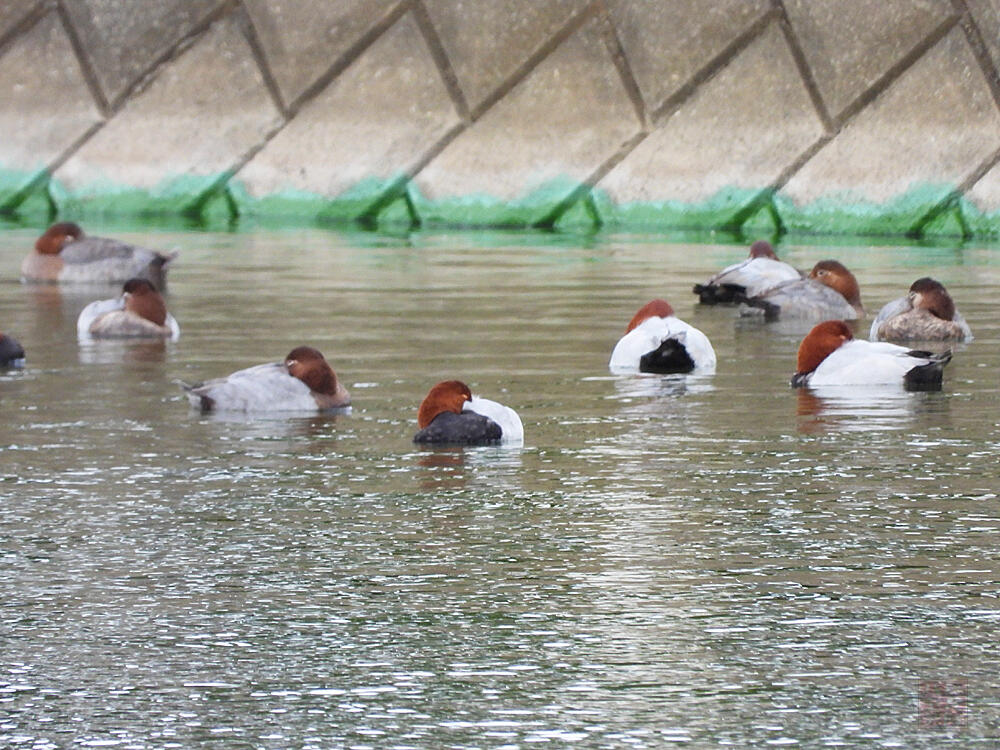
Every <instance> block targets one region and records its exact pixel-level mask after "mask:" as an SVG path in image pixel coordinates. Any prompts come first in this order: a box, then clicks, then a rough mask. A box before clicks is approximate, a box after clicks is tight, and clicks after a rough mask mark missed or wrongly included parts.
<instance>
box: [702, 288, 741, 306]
mask: <svg viewBox="0 0 1000 750" xmlns="http://www.w3.org/2000/svg"><path fill="white" fill-rule="evenodd" d="M691 291H693V292H694V293H695V294H697V295H698V302H699V303H700V304H702V305H731V304H733V303H735V302H736V301H737V300H736V296H737V295H741V294H745V293H746V287H745V286H741V285H739V284H712V283H709V284H695V285H694V288H693V289H692V290H691Z"/></svg>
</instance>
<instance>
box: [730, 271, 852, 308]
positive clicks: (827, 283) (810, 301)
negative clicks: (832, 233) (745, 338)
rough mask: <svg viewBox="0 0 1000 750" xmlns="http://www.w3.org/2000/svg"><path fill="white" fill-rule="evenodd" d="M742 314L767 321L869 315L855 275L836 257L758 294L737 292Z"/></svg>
mask: <svg viewBox="0 0 1000 750" xmlns="http://www.w3.org/2000/svg"><path fill="white" fill-rule="evenodd" d="M736 296H737V299H738V300H739V301H740V302H742V303H743V305H742V307H741V308H740V315H742V316H744V317H750V316H757V315H763V316H764V319H765V320H776V319H778V318H779V317H780V318H798V319H805V320H829V319H838V320H857V319H858V318H860V317H862V316H863V315H864V314H865V309H864V307H863V306H862V304H861V290H860V288H859V287H858V280H857V279H856V278H855V277H854V274H853V273H851V272H850V271H849V270H847V267H846V266H844V264H843V263H841V262H840V261H836V260H821V261H820V262H819V263H817V264H816V265H815V266H813V267H812V270H811V271H810V272H809V276H808V277H806V278H799V279H794V280H791V281H784V282H782V283H780V284H778V285H776V286H773V287H771V288H770V289H768V290H766V291H764V292H763V293H761V294H758V295H756V296H748V295H740V294H737V295H736Z"/></svg>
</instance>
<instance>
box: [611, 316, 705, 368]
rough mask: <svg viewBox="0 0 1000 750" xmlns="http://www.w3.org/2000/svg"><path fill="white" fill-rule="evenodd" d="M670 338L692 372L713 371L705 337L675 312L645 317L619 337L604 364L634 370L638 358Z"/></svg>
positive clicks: (637, 366) (637, 365) (637, 363)
mask: <svg viewBox="0 0 1000 750" xmlns="http://www.w3.org/2000/svg"><path fill="white" fill-rule="evenodd" d="M669 338H673V339H676V340H677V341H678V342H680V343H681V344H683V345H684V348H685V349H686V350H687V353H688V356H690V357H691V360H692V361H693V362H694V369H695V371H696V372H702V373H710V372H714V371H715V363H716V359H715V350H714V349H713V348H712V343H711V342H710V341H709V340H708V336H706V335H705V334H704V333H702V332H701V331H699V330H698V329H697V328H695V327H694V326H692V325H690V324H689V323H685V322H684V321H683V320H681V319H680V318H678V317H676V316H675V315H668V316H666V317H663V318H661V317H657V316H653V317H650V318H646V319H645V320H644V321H642V323H640V324H639V325H637V326H636V327H635V328H633V329H632V330H631V331H629V332H628V333H626V334H625V335H624V336H622V337H621V338H620V339H619V340H618V343H617V344H615V348H614V350H613V351H612V352H611V361H610V362H608V367H609V368H610V369H611V371H612V372H638V371H639V360H640V359H641V358H642V356H643V355H644V354H647V353H649V352H651V351H655V350H656V349H657V348H658V347H659V346H660V344H662V343H663V342H664V341H665V340H667V339H669Z"/></svg>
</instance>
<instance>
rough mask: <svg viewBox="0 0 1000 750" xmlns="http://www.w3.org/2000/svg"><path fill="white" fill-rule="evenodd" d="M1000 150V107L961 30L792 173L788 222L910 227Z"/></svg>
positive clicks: (810, 226)
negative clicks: (999, 108)
mask: <svg viewBox="0 0 1000 750" xmlns="http://www.w3.org/2000/svg"><path fill="white" fill-rule="evenodd" d="M998 148H1000V112H998V111H997V106H996V103H995V102H994V100H993V97H992V95H991V93H990V89H989V86H988V85H987V82H986V79H985V78H984V76H983V73H982V71H981V70H980V68H979V66H978V64H977V62H976V59H975V57H974V56H973V54H972V50H971V49H970V48H969V46H968V43H967V42H966V39H965V35H964V34H963V33H962V31H961V29H959V28H956V29H954V30H953V31H951V32H950V33H949V34H948V35H947V36H946V37H945V38H944V39H942V40H941V41H940V42H939V43H938V44H937V45H935V46H934V48H933V49H931V50H930V51H928V53H927V54H926V55H924V57H923V58H921V59H920V60H919V61H918V62H917V63H916V64H914V66H913V67H911V68H910V69H909V70H907V71H906V73H904V74H903V75H902V76H901V77H900V78H899V80H898V81H896V82H895V83H894V84H893V85H892V86H891V87H890V88H889V89H888V90H887V91H885V92H884V93H883V94H882V95H881V96H879V97H878V98H877V99H876V100H875V101H874V102H872V103H871V104H870V105H869V106H868V107H867V108H866V109H865V110H864V111H862V112H861V113H859V114H858V116H857V117H856V118H854V119H853V120H852V121H851V122H850V123H848V124H847V125H846V126H845V127H844V128H843V129H842V130H841V132H840V133H839V134H838V135H837V136H836V137H835V138H834V139H833V140H832V141H831V142H830V143H828V144H827V145H825V146H824V147H823V148H822V149H821V150H820V151H819V152H817V154H816V155H815V156H814V157H813V158H812V159H810V161H809V162H808V163H806V165H805V166H804V167H803V168H802V169H801V170H800V171H799V172H798V173H797V174H796V175H795V176H794V177H792V179H791V180H789V182H788V184H787V185H785V187H784V188H783V189H782V190H781V192H780V193H779V195H778V199H779V211H780V212H781V216H782V219H783V220H784V221H785V223H786V225H787V226H789V228H792V229H804V230H808V231H826V230H835V231H839V232H845V231H846V232H857V233H862V234H867V233H872V232H875V233H886V232H888V233H901V232H907V231H909V230H910V229H911V228H912V227H913V226H914V225H915V224H916V223H917V222H919V220H920V219H921V218H922V217H923V216H924V215H925V214H926V213H927V212H928V211H929V210H930V209H931V208H933V207H934V206H936V205H937V204H938V203H940V201H941V200H943V199H944V198H945V197H946V196H947V195H948V194H949V193H950V192H951V191H953V190H954V189H955V188H956V187H957V186H958V185H959V184H960V183H961V182H962V181H963V180H964V179H966V178H967V177H968V176H969V175H970V174H972V173H973V172H974V171H975V170H976V169H977V168H979V167H981V165H982V164H984V163H985V161H986V160H987V159H988V158H989V157H990V156H991V155H992V154H993V153H994V152H995V151H996V150H997V149H998Z"/></svg>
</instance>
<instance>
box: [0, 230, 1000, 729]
mask: <svg viewBox="0 0 1000 750" xmlns="http://www.w3.org/2000/svg"><path fill="white" fill-rule="evenodd" d="M100 230H101V228H100V227H91V231H93V232H94V233H101V232H100ZM36 233H37V232H35V231H33V230H26V229H16V228H15V229H6V230H3V231H0V330H4V331H7V332H10V333H11V334H13V335H15V336H16V337H18V338H19V339H20V340H21V342H22V343H23V344H24V345H25V348H26V349H27V353H28V364H27V367H26V368H25V369H24V370H23V371H22V372H14V373H6V374H0V410H2V415H3V426H2V427H0V496H2V500H0V565H2V568H0V745H2V746H10V747H25V748H47V747H59V748H63V747H88V746H118V747H123V748H146V747H151V748H152V747H156V748H159V747H184V748H194V747H225V748H229V747H261V748H286V747H421V748H422V747H463V748H464V747H534V746H537V745H538V744H539V743H543V744H544V743H547V744H548V745H549V746H567V745H577V746H581V747H584V746H585V747H662V746H664V745H674V744H676V745H680V746H684V745H689V746H693V747H704V746H719V745H726V744H730V745H733V746H736V747H749V746H762V745H765V744H768V743H770V744H775V745H795V744H799V745H804V746H810V747H817V746H831V747H929V748H930V747H941V746H943V745H946V744H948V743H953V744H955V745H956V746H962V747H965V746H969V745H973V744H977V743H981V744H983V745H985V746H992V745H993V744H994V743H995V742H996V740H997V738H998V737H1000V678H998V676H997V674H998V663H997V662H998V659H997V657H996V638H997V632H998V623H1000V602H998V596H1000V561H998V554H997V539H998V530H1000V509H998V496H997V493H998V491H1000V490H998V486H1000V484H998V481H997V470H996V456H997V453H998V448H1000V422H998V413H1000V406H998V399H997V395H998V388H997V385H998V379H997V368H998V367H1000V327H998V325H997V323H996V316H995V306H994V298H995V290H996V289H997V288H998V285H1000V253H998V252H997V251H996V250H991V249H988V248H955V247H906V246H888V245H886V246H878V245H875V246H873V245H863V244H861V245H859V244H857V243H855V244H846V243H845V244H842V245H837V244H820V243H814V244H787V245H785V246H781V247H779V252H781V254H782V255H783V257H784V258H785V259H786V260H789V261H790V262H792V263H794V264H795V265H796V266H798V267H804V268H808V267H810V266H811V265H812V264H813V263H815V262H816V261H817V260H820V259H823V258H827V257H836V258H839V259H840V260H841V261H843V262H844V263H845V264H846V265H847V266H848V267H850V268H851V269H852V270H854V272H855V273H856V275H857V276H858V279H859V281H860V284H861V288H862V299H863V301H864V303H865V304H866V306H867V307H868V309H869V311H870V313H872V314H873V313H874V312H875V311H877V309H878V307H880V306H881V305H882V304H883V303H884V302H886V301H888V300H889V299H892V298H894V297H897V296H900V295H901V294H902V293H903V292H904V290H905V289H906V287H908V286H909V284H910V282H912V281H913V279H915V278H917V277H918V276H922V275H927V274H932V275H934V276H935V277H936V278H938V279H939V280H941V281H942V282H944V283H945V284H946V285H947V286H948V288H949V290H950V291H951V292H952V294H953V296H954V297H955V298H956V300H957V303H958V306H959V309H960V310H961V311H962V313H963V314H964V315H965V317H966V319H967V320H968V321H969V323H970V325H971V326H972V328H973V331H974V333H975V335H976V338H975V340H974V341H973V342H972V343H970V344H968V345H962V346H960V347H958V348H957V350H956V353H955V357H954V360H953V361H952V363H951V364H950V365H949V367H948V368H947V371H946V376H945V386H944V389H943V390H942V391H941V392H940V393H914V394H909V393H902V392H900V393H892V392H879V393H874V394H872V393H866V392H864V391H851V392H848V393H847V394H843V393H840V394H837V393H834V394H830V393H812V392H808V391H804V392H798V391H793V390H792V389H791V388H789V386H788V378H789V376H790V375H791V373H792V371H793V369H794V362H795V351H796V348H797V346H798V342H799V340H800V338H801V333H802V331H801V330H794V329H788V328H781V327H776V326H761V325H752V324H746V323H741V322H739V321H736V320H735V318H734V313H733V311H732V310H731V309H722V308H718V309H699V308H698V307H697V306H696V305H695V304H694V302H695V297H694V295H692V294H691V293H690V289H691V286H692V285H693V284H694V283H696V282H699V281H703V280H704V279H705V278H706V277H707V276H708V275H710V274H711V272H713V271H714V270H716V269H718V268H720V267H721V266H723V265H725V264H727V263H729V262H733V261H735V260H736V259H738V258H740V257H742V256H743V255H744V254H745V249H744V247H743V246H737V245H732V244H705V243H669V242H665V241H664V240H663V239H662V238H660V237H656V236H648V237H645V236H614V235H606V236H598V237H590V238H578V237H567V236H560V235H533V234H504V233H496V234H489V233H486V234H484V233H477V234H463V233H436V234H434V233H428V234H416V235H413V236H407V237H391V236H379V235H371V234H368V235H364V234H363V235H343V234H338V233H335V232H328V231H323V230H320V229H315V230H313V229H309V230H295V231H271V230H264V229H260V230H255V231H246V232H242V233H232V234H229V233H211V232H194V231H192V232H185V231H168V230H148V231H143V230H140V229H137V228H132V231H121V230H119V231H116V232H115V233H116V234H117V235H118V236H122V237H124V238H126V239H130V240H134V241H141V242H143V243H145V244H149V245H152V246H156V247H158V248H164V249H169V248H175V249H178V250H179V251H180V253H181V255H180V259H179V261H178V262H177V264H176V267H175V268H174V269H173V270H172V272H171V276H170V288H169V295H168V305H169V307H170V310H171V312H172V313H173V314H174V316H175V317H176V318H177V319H178V321H179V322H180V325H181V329H182V333H181V337H180V340H179V341H177V342H174V343H167V344H152V345H151V344H139V343H120V342H119V343H108V342H103V343H95V344H89V345H86V346H81V345H79V344H78V343H77V341H76V333H75V319H76V315H77V313H78V312H79V310H80V309H82V307H83V306H84V305H85V304H86V303H87V302H90V301H92V300H93V299H95V298H98V297H101V296H109V294H108V292H107V291H105V290H92V289H91V290H82V291H80V290H78V291H73V290H69V289H58V288H54V287H44V286H42V287H39V286H25V285H21V284H20V283H19V282H18V281H17V274H18V267H19V264H20V260H21V258H22V257H23V255H24V253H25V252H26V250H27V248H28V247H29V246H30V244H31V242H32V241H33V237H34V235H35V234H36ZM653 297H665V298H666V299H668V300H670V301H672V302H673V304H674V306H675V308H676V309H677V312H678V314H679V315H680V316H681V317H683V318H685V319H686V320H688V321H689V322H691V323H693V324H694V325H697V326H698V327H700V328H702V329H703V330H704V331H705V332H706V333H707V334H708V335H709V337H710V338H711V339H712V341H713V343H714V345H715V348H716V351H717V353H718V355H719V367H718V371H717V373H716V374H715V375H714V376H710V377H683V376H666V377H660V376H626V377H613V376H611V375H610V374H609V373H608V372H607V358H608V356H609V354H610V351H611V348H612V346H613V345H614V343H615V341H616V340H617V338H618V336H620V335H621V333H622V330H623V328H624V325H625V323H626V322H627V321H628V319H629V318H630V317H631V316H632V314H633V313H634V312H635V310H636V309H637V308H638V307H639V306H640V305H642V304H643V303H645V302H647V301H648V300H649V299H652V298H653ZM869 321H870V317H869ZM861 331H862V335H864V334H866V332H867V325H863V326H862V327H861ZM298 344H310V345H313V346H316V347H317V348H319V349H320V350H321V351H323V352H324V353H325V354H326V355H327V358H328V359H329V360H330V361H331V363H332V364H333V367H334V368H335V369H336V370H337V372H338V374H339V375H340V377H341V378H342V379H343V381H344V382H345V384H346V385H347V387H348V388H349V389H350V390H351V393H352V395H353V397H354V407H353V409H352V413H351V414H349V415H337V416H311V417H293V418H277V419H276V418H271V419H245V418H228V419H223V418H213V417H203V416H200V415H198V414H196V413H193V412H192V411H191V410H190V409H189V408H188V405H187V402H186V401H185V400H184V398H183V395H182V393H181V391H180V389H179V388H178V387H177V385H176V381H177V380H187V381H193V380H199V379H202V378H207V377H214V376H218V375H222V374H225V373H228V372H231V371H233V370H235V369H238V368H241V367H246V366H249V365H252V364H257V363H260V362H266V361H274V360H277V359H280V358H282V357H283V356H284V355H285V354H286V353H287V352H288V351H289V350H290V349H291V348H292V347H293V346H295V345H298ZM444 378H461V379H463V380H465V381H466V382H468V383H469V384H470V386H471V387H472V389H473V391H474V392H476V393H479V394H481V395H484V396H486V397H488V398H493V399H496V400H500V401H503V402H505V403H507V404H508V405H510V406H513V407H514V408H516V409H517V410H518V412H519V413H520V415H521V418H522V420H523V422H524V426H525V433H526V438H525V446H524V448H523V449H520V450H510V449H500V448H471V449H436V450H435V449H424V448H419V447H417V446H414V445H413V444H412V443H411V438H412V435H413V433H414V432H415V431H416V423H415V418H416V407H417V405H418V404H419V402H420V400H421V398H422V397H423V395H424V394H425V392H426V391H427V389H428V388H429V386H430V385H432V384H433V383H434V382H436V381H437V380H440V379H444Z"/></svg>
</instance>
